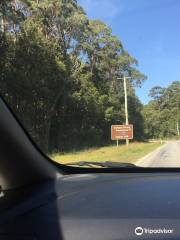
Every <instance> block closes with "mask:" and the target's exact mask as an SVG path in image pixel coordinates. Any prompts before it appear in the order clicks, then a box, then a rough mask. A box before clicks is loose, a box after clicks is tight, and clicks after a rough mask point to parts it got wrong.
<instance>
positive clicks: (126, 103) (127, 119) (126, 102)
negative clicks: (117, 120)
mask: <svg viewBox="0 0 180 240" xmlns="http://www.w3.org/2000/svg"><path fill="white" fill-rule="evenodd" d="M130 78H131V77H126V76H125V74H124V77H123V78H117V79H118V80H119V79H120V80H123V82H124V102H125V117H126V125H128V124H129V118H128V101H127V79H130ZM126 145H127V146H128V145H129V139H126Z"/></svg>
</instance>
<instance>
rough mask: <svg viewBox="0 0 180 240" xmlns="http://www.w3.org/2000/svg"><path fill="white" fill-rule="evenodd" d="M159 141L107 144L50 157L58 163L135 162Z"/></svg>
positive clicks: (157, 145) (153, 148)
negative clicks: (118, 144)
mask: <svg viewBox="0 0 180 240" xmlns="http://www.w3.org/2000/svg"><path fill="white" fill-rule="evenodd" d="M160 145H161V144H160V143H130V145H129V146H128V147H127V146H126V145H120V146H119V147H116V146H108V147H101V148H97V149H89V150H86V151H81V152H73V153H67V154H60V153H59V154H58V153H57V154H52V155H51V156H50V157H51V158H52V159H53V160H54V161H56V162H59V163H62V164H69V163H75V162H79V161H91V162H105V161H111V162H129V163H135V162H136V161H137V160H139V159H140V158H142V157H144V156H145V155H147V154H148V153H150V152H152V151H154V150H155V149H156V148H158V147H159V146H160Z"/></svg>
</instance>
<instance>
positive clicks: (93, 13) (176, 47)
mask: <svg viewBox="0 0 180 240" xmlns="http://www.w3.org/2000/svg"><path fill="white" fill-rule="evenodd" d="M79 3H80V5H81V6H83V7H84V9H85V11H86V12H87V14H88V16H89V17H90V18H91V19H100V20H102V21H104V22H105V23H106V24H108V25H109V26H110V27H111V28H112V30H113V34H115V35H117V36H118V37H119V38H120V40H121V41H122V43H123V45H124V47H125V48H126V50H128V52H129V53H130V54H131V55H132V56H134V57H135V58H136V59H137V60H138V61H139V69H140V71H141V72H143V73H144V74H146V75H147V76H148V80H147V81H146V82H145V83H144V85H143V87H142V88H141V89H137V95H138V96H139V97H140V99H141V101H142V102H143V103H147V102H148V101H149V97H148V93H149V90H150V89H151V88H152V87H153V86H155V85H160V86H163V87H167V86H168V85H169V84H170V83H171V82H173V81H179V80H180V0H79Z"/></svg>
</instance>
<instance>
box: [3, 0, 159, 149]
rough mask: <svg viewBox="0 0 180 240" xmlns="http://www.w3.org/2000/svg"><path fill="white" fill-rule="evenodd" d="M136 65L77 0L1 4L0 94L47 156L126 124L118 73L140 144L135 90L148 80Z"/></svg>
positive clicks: (103, 137)
mask: <svg viewBox="0 0 180 240" xmlns="http://www.w3.org/2000/svg"><path fill="white" fill-rule="evenodd" d="M137 64H138V62H137V60H136V59H134V58H133V57H131V56H130V55H129V54H128V52H127V51H126V50H125V49H124V48H123V45H122V43H121V41H120V40H119V39H118V38H117V37H116V36H114V35H113V34H112V31H111V29H110V28H109V27H108V26H106V24H104V23H103V22H101V21H99V20H90V19H88V17H87V15H86V13H85V12H84V10H83V9H82V7H81V6H79V5H78V3H77V1H76V0H36V1H35V0H34V1H33V0H1V2H0V92H1V94H2V95H3V96H4V97H5V99H6V100H7V101H8V102H9V103H10V105H11V106H12V108H13V109H14V111H15V112H16V114H17V116H18V117H19V119H20V120H21V121H22V123H23V124H24V125H25V127H26V128H27V130H28V131H29V132H30V134H31V136H32V137H33V139H34V140H35V141H36V142H37V143H38V145H39V146H40V147H41V148H42V149H43V150H44V151H45V152H48V151H67V150H72V149H74V148H76V149H77V148H82V147H89V146H97V145H103V144H108V143H109V142H110V125H111V124H116V123H118V124H119V123H121V124H123V123H124V122H125V117H124V91H123V82H122V81H121V80H117V78H118V77H122V75H123V74H128V75H129V76H131V77H132V78H131V80H129V81H128V105H129V121H130V123H133V124H134V129H135V139H140V138H142V137H143V127H142V126H143V117H142V113H141V112H142V104H141V103H140V101H139V99H138V98H137V96H136V95H135V91H134V87H135V86H141V85H142V83H143V81H144V80H145V79H146V77H145V76H144V75H143V74H141V73H140V72H139V71H138V70H137V68H136V67H137ZM151 104H154V102H153V103H151ZM157 111H158V110H157Z"/></svg>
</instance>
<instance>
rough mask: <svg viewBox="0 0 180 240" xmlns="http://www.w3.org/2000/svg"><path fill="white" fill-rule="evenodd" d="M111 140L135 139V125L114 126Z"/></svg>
mask: <svg viewBox="0 0 180 240" xmlns="http://www.w3.org/2000/svg"><path fill="white" fill-rule="evenodd" d="M111 139H112V140H121V139H133V125H112V126H111Z"/></svg>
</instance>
